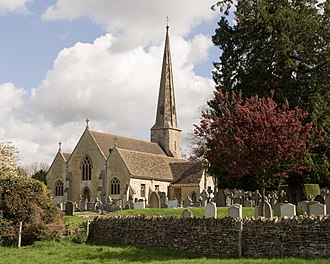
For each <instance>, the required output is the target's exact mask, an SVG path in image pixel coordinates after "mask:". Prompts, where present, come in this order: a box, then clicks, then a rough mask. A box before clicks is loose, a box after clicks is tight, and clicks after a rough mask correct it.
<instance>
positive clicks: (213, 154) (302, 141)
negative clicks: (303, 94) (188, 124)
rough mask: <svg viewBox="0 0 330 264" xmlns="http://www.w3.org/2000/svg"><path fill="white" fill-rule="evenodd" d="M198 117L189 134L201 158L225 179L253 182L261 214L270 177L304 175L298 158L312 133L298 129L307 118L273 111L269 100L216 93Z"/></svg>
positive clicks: (305, 128) (283, 108)
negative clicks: (251, 179) (198, 140)
mask: <svg viewBox="0 0 330 264" xmlns="http://www.w3.org/2000/svg"><path fill="white" fill-rule="evenodd" d="M210 102H211V104H212V105H210V108H208V109H207V110H204V111H203V112H202V119H201V121H200V124H199V125H196V126H195V134H196V135H197V136H199V137H200V138H201V139H202V140H204V142H205V145H204V146H201V149H202V150H203V151H204V157H205V158H206V159H207V160H208V161H209V162H210V165H211V166H212V167H213V168H215V170H216V171H218V172H221V173H225V174H227V175H228V176H229V177H244V176H248V175H249V176H252V177H255V179H256V182H257V186H258V188H259V191H260V192H261V196H262V200H261V212H263V213H264V209H263V208H264V202H265V189H266V187H267V186H268V184H269V183H270V181H271V180H272V178H274V177H287V174H288V172H291V171H294V172H298V173H299V172H302V171H303V170H305V169H307V167H306V165H305V163H304V155H305V153H306V151H307V149H308V147H309V142H310V140H311V138H312V135H313V133H314V132H315V128H313V124H312V123H303V122H304V120H305V118H306V116H307V113H303V112H302V110H300V109H299V108H295V109H293V110H290V109H289V104H288V102H285V103H284V104H283V105H282V106H278V105H277V104H276V103H275V102H274V101H273V99H272V98H259V97H258V96H254V97H251V98H245V99H242V95H241V93H240V94H238V95H237V94H235V93H234V92H233V93H232V94H228V93H225V94H224V93H222V92H221V91H216V92H215V93H214V98H213V100H212V101H210Z"/></svg>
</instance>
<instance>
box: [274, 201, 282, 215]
mask: <svg viewBox="0 0 330 264" xmlns="http://www.w3.org/2000/svg"><path fill="white" fill-rule="evenodd" d="M283 204H284V203H277V204H274V215H275V216H281V205H283Z"/></svg>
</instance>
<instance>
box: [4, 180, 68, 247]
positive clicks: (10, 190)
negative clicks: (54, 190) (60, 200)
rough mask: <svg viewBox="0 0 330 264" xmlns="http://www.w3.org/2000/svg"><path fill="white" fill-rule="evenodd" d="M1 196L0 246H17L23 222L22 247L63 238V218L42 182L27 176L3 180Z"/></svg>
mask: <svg viewBox="0 0 330 264" xmlns="http://www.w3.org/2000/svg"><path fill="white" fill-rule="evenodd" d="M0 193H1V197H0V245H16V244H17V241H18V230H19V222H21V221H22V222H23V230H22V245H28V244H32V243H33V242H34V241H37V240H45V239H58V238H60V237H62V235H63V233H64V231H65V225H64V221H63V218H62V215H61V213H60V211H59V209H58V208H57V207H56V205H55V204H54V202H53V200H52V198H51V196H50V192H49V190H48V189H47V187H46V186H45V185H44V184H43V183H42V182H40V181H37V180H34V179H31V178H27V177H18V176H4V177H0Z"/></svg>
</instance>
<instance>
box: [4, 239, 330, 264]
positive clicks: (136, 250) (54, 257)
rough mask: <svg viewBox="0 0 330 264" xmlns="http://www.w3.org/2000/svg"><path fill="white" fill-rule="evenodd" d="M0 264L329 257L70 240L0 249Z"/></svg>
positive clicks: (309, 263)
mask: <svg viewBox="0 0 330 264" xmlns="http://www.w3.org/2000/svg"><path fill="white" fill-rule="evenodd" d="M0 256H1V257H0V263H1V264H5V263H6V264H7V263H10V264H21V263H24V264H38V263H49V264H53V263H54V264H57V263H61V264H62V263H77V264H80V263H88V264H96V263H148V264H154V263H164V264H165V263H166V264H167V263H173V264H180V263H191V264H199V263H200V264H205V263H211V264H213V263H214V264H243V263H244V264H259V263H260V264H284V263H285V264H298V263H299V264H326V263H329V262H330V258H277V259H265V258H262V259H251V258H241V259H234V258H230V259H224V258H217V257H209V256H202V255H197V254H193V253H189V252H182V251H174V250H166V249H154V248H147V247H134V246H105V245H89V244H74V243H72V242H70V241H60V242H55V241H48V242H36V243H35V244H34V245H32V246H27V247H22V248H8V247H0Z"/></svg>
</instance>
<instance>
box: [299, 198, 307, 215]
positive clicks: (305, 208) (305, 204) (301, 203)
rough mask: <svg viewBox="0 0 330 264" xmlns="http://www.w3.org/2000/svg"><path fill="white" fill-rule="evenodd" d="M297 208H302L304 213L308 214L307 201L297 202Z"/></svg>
mask: <svg viewBox="0 0 330 264" xmlns="http://www.w3.org/2000/svg"><path fill="white" fill-rule="evenodd" d="M298 208H301V209H302V210H303V213H304V214H307V215H309V201H301V202H299V203H298Z"/></svg>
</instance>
